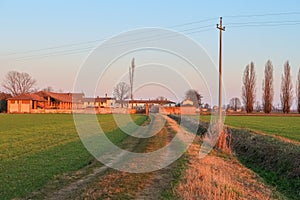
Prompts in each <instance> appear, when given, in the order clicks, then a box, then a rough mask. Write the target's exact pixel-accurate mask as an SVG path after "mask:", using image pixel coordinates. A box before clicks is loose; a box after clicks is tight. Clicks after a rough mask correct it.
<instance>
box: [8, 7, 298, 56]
mask: <svg viewBox="0 0 300 200" xmlns="http://www.w3.org/2000/svg"><path fill="white" fill-rule="evenodd" d="M283 15H286V16H289V15H300V12H286V13H267V14H254V15H229V16H225V17H227V18H245V17H265V16H283ZM216 19H218V18H217V17H215V18H208V19H204V20H198V21H193V22H188V23H183V24H178V25H174V26H170V27H168V28H176V27H184V26H190V25H193V24H200V23H204V22H210V21H214V20H216ZM298 24H300V21H292V20H285V21H261V22H255V21H250V22H231V23H228V24H226V25H228V26H230V27H236V28H239V27H240V28H242V27H261V26H265V27H266V26H268V27H270V26H274V27H275V26H287V25H298ZM212 26H213V25H206V26H200V27H193V28H188V29H185V30H182V31H179V32H181V33H184V34H187V35H189V34H194V33H199V32H205V31H210V30H211V29H210V27H212ZM204 28H208V29H206V30H205V29H204ZM199 29H201V30H199ZM193 30H195V31H193ZM128 36H130V37H132V36H133V34H132V35H127V37H128ZM125 37H126V35H125ZM155 37H159V39H162V38H166V37H167V36H164V35H153V36H151V37H150V38H149V37H147V38H134V40H127V41H124V42H122V43H117V44H115V45H126V44H130V43H131V42H143V40H144V39H147V40H149V39H151V38H152V39H155ZM104 40H105V39H97V40H91V41H86V42H78V43H71V44H64V45H59V46H52V47H47V48H41V49H35V50H28V51H20V52H13V53H9V54H6V55H2V57H3V56H13V55H22V54H23V55H25V56H22V57H19V59H17V60H18V61H21V60H26V59H35V58H43V57H50V56H59V55H71V54H73V53H74V54H75V53H78V52H87V51H90V50H91V49H93V48H95V47H96V44H95V45H94V46H91V45H89V46H87V47H84V48H83V47H81V48H79V46H82V45H88V44H92V43H96V42H100V41H104ZM144 41H145V40H144ZM67 47H78V48H75V49H67V50H59V49H63V48H67ZM49 50H58V51H54V52H47V51H49ZM43 51H44V53H42V54H33V55H28V56H26V55H27V54H32V53H38V52H43Z"/></svg>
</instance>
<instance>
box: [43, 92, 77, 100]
mask: <svg viewBox="0 0 300 200" xmlns="http://www.w3.org/2000/svg"><path fill="white" fill-rule="evenodd" d="M38 93H39V95H40V96H43V97H44V98H47V97H48V96H49V97H51V98H53V99H55V100H57V101H61V102H72V93H56V92H46V91H42V92H38Z"/></svg>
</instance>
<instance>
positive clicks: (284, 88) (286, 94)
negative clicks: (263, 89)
mask: <svg viewBox="0 0 300 200" xmlns="http://www.w3.org/2000/svg"><path fill="white" fill-rule="evenodd" d="M280 100H281V106H282V111H283V113H289V112H290V111H291V105H292V102H293V83H292V77H291V67H290V64H289V61H286V63H285V64H284V74H283V75H282V78H281V94H280Z"/></svg>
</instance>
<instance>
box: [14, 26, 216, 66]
mask: <svg viewBox="0 0 300 200" xmlns="http://www.w3.org/2000/svg"><path fill="white" fill-rule="evenodd" d="M205 27H207V26H205ZM210 27H212V26H210ZM195 29H196V28H193V29H187V30H195ZM198 29H199V28H198ZM210 30H213V28H209V29H203V30H198V31H191V32H186V33H184V32H180V33H184V34H186V35H191V34H195V33H200V32H207V31H210ZM176 36H178V35H174V34H164V35H163V34H160V35H154V37H153V36H152V37H150V38H149V37H147V38H146V37H144V38H139V40H138V39H134V40H127V41H124V42H116V43H112V44H110V45H109V46H105V48H111V47H118V46H124V45H131V44H137V43H142V42H149V41H154V40H159V39H166V38H171V37H176ZM95 47H96V46H91V47H86V48H79V49H73V50H68V51H65V50H64V51H58V52H53V53H45V54H38V55H32V56H24V57H21V58H18V59H16V61H26V60H32V59H40V58H47V57H52V56H60V55H72V54H78V53H84V52H89V51H90V50H92V49H93V48H95ZM73 51H74V52H73Z"/></svg>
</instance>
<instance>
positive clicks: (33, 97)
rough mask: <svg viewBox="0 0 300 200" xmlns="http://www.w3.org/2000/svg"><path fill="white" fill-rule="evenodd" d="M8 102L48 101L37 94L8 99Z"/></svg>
mask: <svg viewBox="0 0 300 200" xmlns="http://www.w3.org/2000/svg"><path fill="white" fill-rule="evenodd" d="M8 100H33V101H46V99H45V98H43V97H41V96H40V95H38V94H37V93H26V94H20V95H17V96H14V97H11V98H8Z"/></svg>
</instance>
